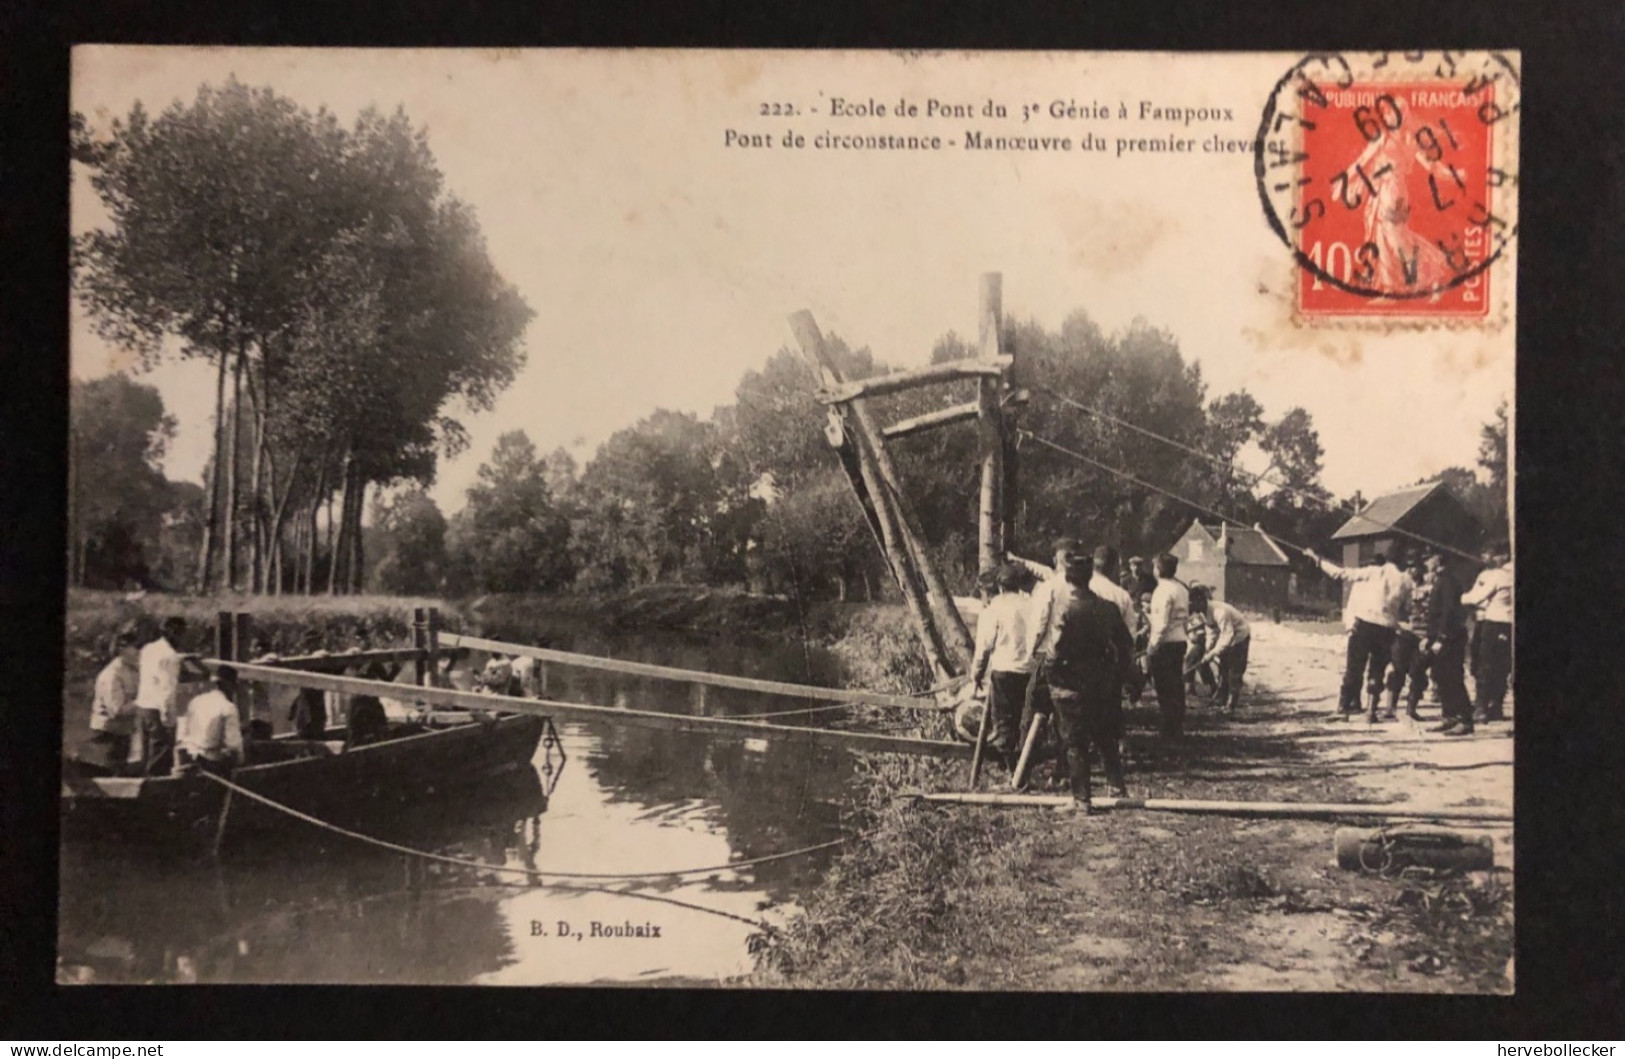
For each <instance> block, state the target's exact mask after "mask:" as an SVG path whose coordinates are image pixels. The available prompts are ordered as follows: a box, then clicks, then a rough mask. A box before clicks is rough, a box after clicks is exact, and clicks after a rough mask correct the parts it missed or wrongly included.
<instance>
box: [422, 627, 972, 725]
mask: <svg viewBox="0 0 1625 1059" xmlns="http://www.w3.org/2000/svg"><path fill="white" fill-rule="evenodd" d="M440 641H441V643H443V644H451V645H453V646H455V647H463V648H469V649H472V650H475V651H494V652H498V653H500V654H505V655H522V656H524V657H526V658H539V659H541V660H542V661H544V662H559V663H562V664H564V665H572V666H582V667H584V668H587V669H605V670H609V671H610V672H612V673H625V674H627V675H629V676H639V677H658V678H660V679H662V680H683V681H688V682H689V683H693V684H708V685H710V686H711V687H714V688H737V689H739V690H741V691H757V692H761V693H762V694H764V695H792V696H795V697H796V698H801V699H818V700H820V701H823V702H860V703H868V704H871V705H875V706H895V707H898V708H899V709H905V710H924V711H929V712H941V707H939V706H938V705H937V704H936V703H934V702H932V701H931V700H930V699H920V698H912V697H910V696H907V695H888V694H886V693H884V692H879V691H862V690H859V689H856V688H821V687H817V686H815V685H812V684H789V683H785V682H784V681H780V680H760V679H758V678H756V677H737V676H734V675H732V674H729V673H706V672H703V671H700V670H695V669H677V668H674V667H672V666H657V665H654V664H652V663H649V662H630V661H627V660H626V659H622V658H603V657H600V656H599V655H583V654H576V653H574V652H572V651H555V650H553V649H552V648H548V647H528V646H526V645H524V644H516V643H505V642H503V641H502V640H488V639H485V638H484V637H480V636H465V635H463V634H461V633H451V632H447V633H441V634H440Z"/></svg>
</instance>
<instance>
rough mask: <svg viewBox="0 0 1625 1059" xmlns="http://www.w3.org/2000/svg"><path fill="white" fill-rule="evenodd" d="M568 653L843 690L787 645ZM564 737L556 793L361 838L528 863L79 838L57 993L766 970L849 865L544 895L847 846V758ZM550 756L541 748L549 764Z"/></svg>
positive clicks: (684, 738)
mask: <svg viewBox="0 0 1625 1059" xmlns="http://www.w3.org/2000/svg"><path fill="white" fill-rule="evenodd" d="M553 645H554V646H557V647H561V648H564V649H574V650H586V651H590V652H592V653H599V654H613V655H615V656H617V657H623V658H628V657H629V658H635V659H637V660H639V661H649V662H656V663H659V664H663V665H676V666H682V667H686V668H696V669H711V670H713V671H723V672H734V673H741V674H744V675H750V676H764V677H768V678H772V679H779V680H792V681H803V682H819V683H829V682H831V681H832V678H833V665H832V664H831V663H830V661H829V659H828V658H827V657H825V656H821V655H819V654H817V653H815V652H807V651H803V650H802V649H800V648H799V647H797V646H795V645H784V646H781V647H780V648H779V649H776V650H773V651H766V652H764V651H760V650H755V649H749V648H746V647H741V646H739V645H735V644H726V643H725V644H702V643H695V642H692V641H681V640H661V641H656V642H646V643H644V644H643V645H642V646H641V647H639V648H637V649H633V647H632V645H630V644H628V643H625V642H622V643H610V642H606V641H603V640H598V641H596V642H594V641H590V640H587V639H586V638H578V639H575V640H572V641H571V642H568V643H565V642H561V640H560V639H558V638H555V639H554V640H553ZM470 661H471V663H472V664H473V665H480V664H483V661H484V659H483V658H482V657H479V656H476V657H475V658H473V659H471V660H470ZM547 680H548V687H547V691H546V694H547V696H548V697H550V698H557V699H561V700H566V701H580V702H592V703H598V704H616V705H622V706H626V707H632V708H639V709H657V710H665V711H668V712H683V713H705V714H710V715H728V714H739V713H754V712H761V711H764V710H772V709H777V708H792V707H794V706H796V705H798V704H799V703H797V702H795V701H794V700H783V699H764V698H762V697H760V696H755V695H752V694H750V693H746V692H737V691H733V690H731V689H717V688H709V689H706V690H705V692H704V693H703V694H702V693H698V692H695V691H694V690H692V689H691V688H690V687H689V686H687V685H684V684H677V683H672V682H667V681H657V680H652V679H646V678H624V677H618V676H616V675H614V674H610V673H605V672H601V671H594V670H585V669H579V668H574V667H563V666H557V665H550V666H548V667H547ZM559 731H560V735H561V738H562V741H563V744H564V749H565V751H566V752H567V753H568V755H569V764H568V766H567V767H566V768H565V769H564V771H563V773H562V775H560V776H558V777H557V786H556V787H555V788H554V789H553V790H552V792H551V795H552V796H551V798H549V797H547V793H546V792H545V791H544V790H543V788H542V785H541V781H540V780H539V779H538V777H537V775H536V774H534V773H529V774H527V776H526V777H524V778H522V780H521V781H520V782H519V784H518V785H517V786H509V787H505V788H503V789H500V790H497V791H486V792H485V793H484V794H483V796H482V797H479V798H474V799H467V798H465V799H461V800H459V801H457V802H454V803H449V804H446V803H440V804H426V805H422V806H417V807H415V808H414V810H413V811H412V812H411V813H407V814H398V815H397V816H396V817H394V818H393V819H390V820H385V821H374V822H371V823H369V825H368V826H367V827H365V828H362V827H358V828H357V829H358V830H364V831H367V833H370V834H377V835H379V836H380V837H389V838H394V839H395V840H397V841H400V842H402V843H403V844H405V845H410V846H413V847H414V848H421V849H431V850H436V851H439V852H443V853H446V854H449V855H451V856H455V857H461V858H465V859H469V860H475V861H480V862H482V863H485V864H490V865H497V866H502V867H504V868H507V869H511V870H509V871H494V870H489V869H486V868H473V867H467V866H463V865H453V864H443V863H429V862H425V861H422V860H418V859H415V858H408V857H404V856H402V855H400V854H397V853H391V852H387V851H383V850H378V849H374V848H370V847H367V846H363V845H360V844H358V843H356V842H354V841H353V840H350V839H346V838H343V837H341V836H336V835H327V834H323V833H321V832H316V831H311V830H303V829H298V830H294V831H290V832H288V833H287V834H286V835H278V836H277V837H276V838H274V839H272V840H268V841H265V842H263V843H254V844H250V845H247V846H246V848H238V849H235V850H233V851H231V853H230V855H229V856H228V857H226V858H224V859H222V860H221V861H219V862H214V861H209V860H206V859H195V858H193V857H177V856H174V855H167V856H166V855H163V854H158V853H154V852H151V851H147V850H144V849H140V848H131V847H130V846H129V845H118V844H107V843H99V844H69V845H67V846H65V847H64V850H63V854H62V880H63V885H62V909H61V912H62V914H61V939H60V964H61V969H60V972H59V977H60V979H61V980H62V981H64V982H73V981H98V982H113V981H117V982H190V981H198V982H328V983H368V982H378V983H386V982H397V983H406V982H421V983H425V984H447V983H484V984H547V983H582V984H586V983H593V982H603V983H683V984H696V983H705V982H711V981H715V980H717V979H719V978H725V977H728V976H732V975H737V974H741V973H745V972H747V971H748V970H749V969H750V957H749V953H748V951H747V944H746V943H747V939H748V938H749V936H750V935H751V934H752V933H754V932H755V931H756V930H757V929H758V928H757V927H756V926H755V925H754V924H756V923H758V922H760V921H766V922H769V923H773V922H783V921H784V919H785V918H786V917H787V916H789V915H791V914H793V912H794V904H795V901H796V898H797V895H798V894H800V893H802V892H804V890H805V889H806V887H808V886H809V885H811V884H812V883H813V882H814V881H815V880H816V879H817V878H818V877H819V875H820V874H821V873H822V871H823V870H824V869H825V867H827V865H828V862H829V859H830V857H831V856H832V855H833V852H834V851H833V850H830V851H823V852H820V853H817V854H812V855H809V856H803V857H795V858H790V859H787V860H782V861H773V862H769V863H766V864H762V865H757V866H754V867H747V868H743V869H733V868H727V867H721V868H719V869H718V870H716V871H713V872H709V873H706V874H703V875H699V876H685V877H682V878H672V877H663V878H655V879H635V880H607V881H605V880H590V879H557V878H553V877H547V878H546V880H545V881H546V882H548V883H549V884H550V885H546V886H539V887H538V886H536V885H535V884H536V883H537V882H538V880H537V879H536V878H534V877H531V876H529V875H528V874H527V872H533V871H539V872H562V873H569V872H591V873H634V874H635V873H646V872H670V871H673V870H677V869H687V868H695V867H704V866H711V865H723V866H725V865H727V864H729V863H730V862H731V861H738V860H747V859H751V858H755V857H760V856H765V855H771V854H776V853H781V852H785V851H787V850H791V849H798V848H802V847H805V846H809V845H815V844H818V843H821V842H825V841H828V840H830V839H832V838H834V837H837V836H838V834H839V811H838V802H839V799H840V796H841V793H842V788H843V784H844V783H845V781H846V780H847V779H848V778H849V776H850V762H849V760H848V759H847V758H846V756H845V755H844V754H843V753H842V752H840V751H837V750H834V749H831V748H826V747H808V746H798V745H789V744H781V743H776V742H770V741H766V740H746V741H734V740H718V739H708V738H706V737H705V736H703V735H699V734H691V733H676V732H665V731H654V730H647V729H632V728H621V727H615V726H607V725H596V724H592V725H587V724H561V725H559ZM542 760H543V758H542V753H541V750H540V749H539V750H538V756H537V759H536V763H537V765H538V766H540V765H541V763H542ZM730 917H731V918H730ZM594 924H596V925H597V936H596V937H595V936H593V933H594ZM656 932H658V935H659V936H658V937H656V936H655V933H656ZM576 935H580V937H579V939H578V938H577V937H576Z"/></svg>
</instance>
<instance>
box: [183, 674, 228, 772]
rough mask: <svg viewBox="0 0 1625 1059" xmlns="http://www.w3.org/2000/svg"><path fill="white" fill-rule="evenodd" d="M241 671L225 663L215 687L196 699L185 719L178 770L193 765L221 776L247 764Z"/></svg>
mask: <svg viewBox="0 0 1625 1059" xmlns="http://www.w3.org/2000/svg"><path fill="white" fill-rule="evenodd" d="M236 698H237V670H236V669H234V668H232V667H231V666H221V667H220V668H219V669H218V670H216V671H215V674H214V688H213V689H212V690H210V691H206V692H204V693H203V694H201V695H199V696H197V697H196V698H194V699H193V700H192V701H191V703H190V704H188V705H187V707H186V713H185V715H184V716H182V718H181V723H180V728H179V731H178V733H177V735H178V738H177V741H176V744H175V773H176V774H177V775H179V774H181V773H183V772H187V771H189V770H191V769H192V768H200V769H203V770H204V771H205V772H214V773H218V774H220V775H228V774H230V772H231V770H232V769H235V768H236V767H237V766H239V765H241V764H242V763H243V718H242V715H241V714H240V713H239V712H238V710H237V703H236Z"/></svg>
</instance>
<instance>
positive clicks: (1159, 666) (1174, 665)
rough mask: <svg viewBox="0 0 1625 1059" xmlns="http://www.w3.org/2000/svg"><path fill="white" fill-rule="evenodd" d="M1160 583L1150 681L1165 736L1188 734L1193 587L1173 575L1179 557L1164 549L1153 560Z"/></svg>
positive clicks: (1149, 648)
mask: <svg viewBox="0 0 1625 1059" xmlns="http://www.w3.org/2000/svg"><path fill="white" fill-rule="evenodd" d="M1153 566H1154V568H1155V570H1156V572H1157V587H1156V590H1155V591H1154V592H1152V593H1151V605H1150V607H1149V608H1148V610H1149V613H1150V618H1151V634H1150V637H1149V639H1148V640H1147V641H1146V660H1147V663H1148V667H1149V668H1150V670H1151V685H1152V687H1154V688H1156V689H1157V709H1158V710H1159V711H1160V712H1161V714H1162V723H1161V726H1160V728H1161V732H1162V736H1163V738H1164V739H1178V738H1180V737H1181V736H1183V735H1184V734H1185V643H1186V639H1185V620H1186V619H1187V618H1188V617H1190V590H1189V589H1187V588H1186V587H1185V583H1184V582H1183V581H1180V580H1178V579H1177V578H1175V577H1174V574H1175V573H1176V572H1178V570H1179V560H1178V559H1177V558H1176V557H1174V556H1172V555H1169V554H1168V553H1166V552H1164V553H1163V554H1161V555H1159V556H1157V558H1156V561H1155V562H1154V564H1153Z"/></svg>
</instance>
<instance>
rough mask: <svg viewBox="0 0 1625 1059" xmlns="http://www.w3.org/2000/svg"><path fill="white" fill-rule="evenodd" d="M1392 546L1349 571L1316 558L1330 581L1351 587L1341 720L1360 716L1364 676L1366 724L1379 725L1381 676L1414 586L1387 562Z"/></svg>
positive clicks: (1381, 548) (1340, 696) (1340, 694)
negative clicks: (1332, 579)
mask: <svg viewBox="0 0 1625 1059" xmlns="http://www.w3.org/2000/svg"><path fill="white" fill-rule="evenodd" d="M1389 552H1390V546H1389V545H1387V544H1378V545H1377V546H1376V547H1375V548H1374V549H1373V550H1372V553H1371V558H1370V559H1368V560H1367V561H1366V565H1365V566H1362V567H1359V568H1358V569H1353V570H1351V569H1347V568H1345V567H1341V566H1338V565H1337V564H1336V563H1334V562H1330V561H1328V560H1326V559H1322V558H1320V557H1319V556H1315V557H1314V558H1315V561H1316V562H1317V563H1319V564H1320V569H1321V570H1322V572H1324V573H1325V574H1326V576H1327V577H1333V578H1336V579H1337V580H1339V581H1344V582H1347V583H1348V584H1350V585H1351V586H1353V587H1351V588H1350V589H1349V601H1348V606H1347V607H1346V608H1345V609H1344V612H1343V623H1344V625H1345V627H1346V628H1347V629H1348V651H1347V654H1346V656H1345V659H1344V666H1343V686H1342V687H1341V688H1340V689H1339V691H1338V697H1337V708H1338V716H1337V718H1336V719H1337V720H1347V719H1348V718H1349V717H1351V716H1353V715H1354V714H1356V713H1359V712H1360V682H1361V675H1362V673H1363V674H1364V675H1365V690H1366V695H1367V698H1368V700H1369V706H1368V708H1369V714H1368V717H1367V719H1368V720H1370V721H1371V722H1372V723H1375V722H1376V721H1377V719H1378V714H1377V710H1378V707H1379V705H1380V700H1381V697H1382V688H1383V674H1384V672H1385V671H1386V670H1387V668H1388V658H1389V655H1390V653H1391V652H1392V651H1393V646H1394V635H1395V631H1396V630H1397V629H1398V628H1399V616H1400V612H1401V611H1402V610H1403V609H1404V607H1405V606H1406V605H1407V604H1408V603H1409V602H1410V598H1411V581H1410V578H1408V577H1406V576H1405V574H1404V572H1403V571H1401V570H1400V568H1399V567H1398V566H1396V565H1395V564H1394V563H1393V562H1391V561H1390V560H1389V558H1388V556H1389Z"/></svg>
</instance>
